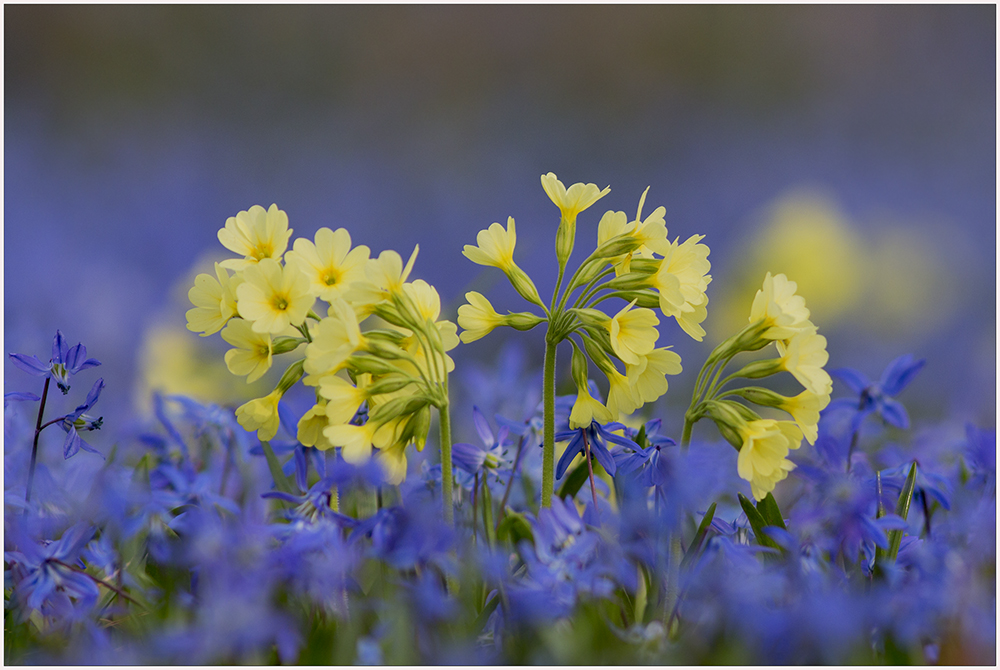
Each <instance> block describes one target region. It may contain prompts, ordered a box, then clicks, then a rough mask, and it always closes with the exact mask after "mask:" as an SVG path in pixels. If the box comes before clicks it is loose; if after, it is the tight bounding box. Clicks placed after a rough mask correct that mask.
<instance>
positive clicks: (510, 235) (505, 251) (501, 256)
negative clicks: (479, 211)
mask: <svg viewBox="0 0 1000 670" xmlns="http://www.w3.org/2000/svg"><path fill="white" fill-rule="evenodd" d="M516 242H517V228H516V227H515V226H514V217H513V216H509V217H507V229H506V230H504V227H503V226H501V225H500V224H499V223H493V224H491V225H490V227H489V228H487V229H486V230H480V231H479V234H478V235H476V244H477V245H478V246H472V245H471V244H466V245H465V248H464V249H463V250H462V255H463V256H465V257H466V258H468V259H469V260H470V261H472V262H473V263H476V264H478V265H487V266H491V267H495V268H500V269H501V270H503V271H504V272H507V271H508V270H510V268H511V267H513V265H514V245H515V244H516Z"/></svg>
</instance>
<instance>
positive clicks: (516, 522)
mask: <svg viewBox="0 0 1000 670" xmlns="http://www.w3.org/2000/svg"><path fill="white" fill-rule="evenodd" d="M497 538H498V539H499V540H500V541H501V542H507V543H509V544H511V545H512V546H515V547H516V546H517V545H518V543H519V542H520V541H521V540H528V541H530V542H531V544H535V536H534V535H533V534H532V532H531V524H529V523H528V519H527V518H526V517H525V516H524V515H523V514H521V513H519V512H512V511H510V510H509V509H508V511H507V516H505V517H504V519H503V521H501V522H500V525H499V526H497Z"/></svg>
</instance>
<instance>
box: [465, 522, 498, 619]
mask: <svg viewBox="0 0 1000 670" xmlns="http://www.w3.org/2000/svg"><path fill="white" fill-rule="evenodd" d="M501 525H502V524H501ZM499 604H500V593H499V592H498V593H497V594H495V595H494V596H493V597H492V598H490V600H489V602H487V603H486V604H485V605H483V611H482V612H480V613H479V616H477V617H476V621H475V623H473V624H472V630H473V631H475V632H476V633H479V631H481V630H482V629H483V627H484V626H485V625H486V622H487V621H489V619H490V615H491V614H493V610H495V609H496V608H497V605H499Z"/></svg>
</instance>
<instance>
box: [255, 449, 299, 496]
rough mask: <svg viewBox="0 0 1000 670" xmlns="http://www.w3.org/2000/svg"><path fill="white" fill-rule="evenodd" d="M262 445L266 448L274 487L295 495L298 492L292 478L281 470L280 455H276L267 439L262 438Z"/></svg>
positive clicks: (265, 452)
mask: <svg viewBox="0 0 1000 670" xmlns="http://www.w3.org/2000/svg"><path fill="white" fill-rule="evenodd" d="M260 446H261V447H262V448H263V449H264V456H266V457H267V467H268V469H269V470H270V471H271V477H272V478H273V479H274V487H275V488H276V489H278V490H279V491H282V492H284V493H289V494H291V495H295V494H296V493H297V492H296V490H295V487H294V486H293V485H292V480H290V479H289V478H288V477H286V476H285V473H284V472H282V471H281V463H279V462H278V457H277V456H275V455H274V450H273V449H271V443H270V442H268V441H267V440H261V441H260Z"/></svg>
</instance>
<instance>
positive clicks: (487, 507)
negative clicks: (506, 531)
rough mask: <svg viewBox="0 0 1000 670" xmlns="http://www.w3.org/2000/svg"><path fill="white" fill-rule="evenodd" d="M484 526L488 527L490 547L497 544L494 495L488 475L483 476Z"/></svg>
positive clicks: (487, 534)
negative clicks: (491, 492) (487, 478)
mask: <svg viewBox="0 0 1000 670" xmlns="http://www.w3.org/2000/svg"><path fill="white" fill-rule="evenodd" d="M482 498H483V504H482V508H483V528H485V529H486V541H487V542H488V543H489V547H490V549H492V548H493V547H495V546H496V543H497V538H496V531H495V530H494V525H493V496H492V495H490V487H489V483H488V482H487V481H486V477H483V495H482Z"/></svg>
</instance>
